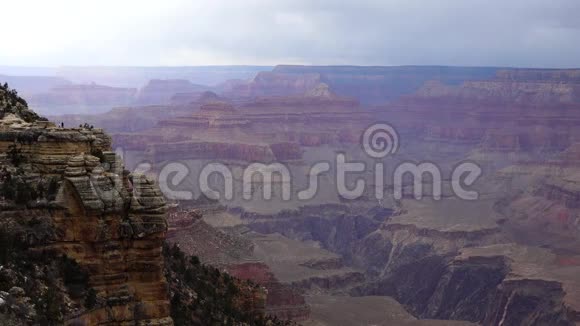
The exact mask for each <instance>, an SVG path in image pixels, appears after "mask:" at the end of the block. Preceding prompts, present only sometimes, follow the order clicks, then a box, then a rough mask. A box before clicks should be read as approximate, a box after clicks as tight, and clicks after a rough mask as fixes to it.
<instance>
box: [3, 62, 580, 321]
mask: <svg viewBox="0 0 580 326" xmlns="http://www.w3.org/2000/svg"><path fill="white" fill-rule="evenodd" d="M28 78H29V79H30V80H37V84H42V83H45V82H46V80H50V78H53V79H57V78H60V77H55V76H53V77H50V78H49V77H42V78H40V77H36V78H34V77H28ZM207 78H211V76H209V77H207ZM71 85H74V84H73V83H72V82H69V83H67V85H65V86H57V88H54V89H55V90H58V92H60V94H62V96H63V98H70V99H75V98H78V94H79V92H80V91H81V89H83V92H97V89H98V92H100V93H99V94H98V95H95V97H94V99H95V100H94V101H93V98H92V97H90V96H85V97H83V99H84V100H85V101H89V102H91V105H101V104H103V103H107V102H104V101H105V99H107V101H108V100H111V101H120V102H116V104H117V105H118V106H119V107H116V108H112V109H111V110H109V111H106V112H100V113H99V112H92V113H90V114H62V115H51V116H49V117H48V118H49V119H48V120H50V121H53V122H49V121H48V120H47V119H45V118H42V117H40V116H39V115H37V114H36V113H34V112H33V111H31V110H30V109H29V108H28V107H27V105H28V103H27V101H28V98H27V97H26V96H24V98H21V97H19V96H18V93H17V92H16V91H15V90H11V89H10V88H5V89H4V90H3V92H4V93H3V94H4V95H3V96H4V97H3V102H2V110H3V111H2V114H1V116H0V117H1V120H0V121H1V123H2V125H1V126H2V129H1V133H0V135H1V141H2V142H1V143H0V144H2V153H3V154H2V156H1V157H2V161H1V162H2V166H3V168H2V179H0V180H2V189H3V194H2V197H1V198H2V201H1V204H2V226H3V231H2V232H3V233H4V234H5V235H6V236H7V237H8V238H9V239H11V240H9V243H10V246H14V248H18V249H11V250H9V252H6V253H5V254H4V255H3V257H4V264H5V265H3V266H5V267H3V268H2V269H1V270H0V275H2V283H0V284H2V291H3V292H0V298H1V299H2V300H1V301H0V302H1V307H2V310H1V311H3V313H5V314H7V315H6V316H12V317H10V318H16V319H17V320H21V321H22V322H24V323H26V322H28V323H34V322H35V321H38V320H40V319H38V318H40V317H41V316H42V313H45V314H47V315H45V317H46V316H51V314H50V312H48V313H47V309H51V308H50V305H49V306H48V307H43V306H39V305H41V304H42V303H41V302H36V300H37V297H39V298H41V299H42V298H44V299H45V300H49V299H46V298H45V297H46V296H47V295H53V296H56V297H58V298H59V300H61V301H62V302H66V308H53V309H58V311H59V319H58V321H59V322H63V323H65V324H71V325H73V324H74V325H77V324H79V325H81V324H82V325H93V324H94V325H96V324H99V325H101V324H102V325H104V324H107V325H116V324H119V323H120V324H126V323H131V324H133V323H137V324H139V325H152V324H154V325H171V324H174V323H175V324H184V325H187V324H191V323H193V324H195V323H199V324H200V325H205V324H207V323H208V320H209V319H204V318H216V317H215V316H216V313H215V311H214V312H213V314H210V313H208V312H206V310H203V309H205V308H203V307H204V306H203V304H202V303H200V302H199V301H196V300H197V299H195V298H198V296H200V295H204V294H203V293H204V292H203V291H205V290H204V288H199V287H195V286H193V285H188V286H189V287H188V288H186V289H184V288H183V285H179V284H180V283H182V282H186V281H185V280H184V279H180V278H183V277H189V278H191V277H192V276H191V275H189V274H188V275H189V276H187V275H186V276H182V273H184V271H185V272H186V274H187V273H190V274H191V273H202V274H203V273H206V272H204V270H200V269H199V267H196V266H204V268H207V269H212V268H213V269H215V270H216V271H218V272H217V273H218V274H220V273H223V275H228V276H227V278H226V281H227V282H232V281H231V280H234V281H233V282H234V283H233V284H237V285H238V287H239V289H238V290H236V291H235V293H238V296H239V298H234V299H233V300H234V302H233V303H231V304H230V303H228V304H227V305H226V306H227V308H224V307H222V309H226V310H227V311H228V313H229V312H230V311H232V310H236V309H238V310H241V311H244V312H245V313H248V314H250V312H251V314H254V315H248V316H243V317H240V316H238V315H236V314H234V313H232V315H231V316H234V317H230V315H227V313H225V312H224V313H222V318H225V319H221V320H222V322H224V320H229V319H228V318H231V320H232V321H234V320H238V321H241V320H243V319H240V318H250V319H252V318H254V319H252V320H254V321H253V322H250V324H253V323H259V322H257V321H256V320H261V322H264V323H268V321H266V320H267V318H271V319H270V321H269V323H270V324H271V323H274V322H276V323H282V322H284V323H296V324H301V325H578V324H580V279H579V278H578V275H580V250H579V249H578V248H580V224H579V223H580V222H579V221H580V215H579V213H580V206H579V203H580V168H579V164H580V131H578V128H577V126H578V125H579V123H580V71H579V70H573V69H568V70H566V69H563V70H556V69H511V68H505V69H504V68H501V69H500V68H461V67H416V66H409V67H354V66H353V67H350V66H349V67H346V66H288V65H286V66H276V67H273V68H270V69H269V70H267V71H259V72H256V73H255V76H253V77H251V78H247V79H244V80H224V81H223V82H221V83H219V84H216V85H214V86H205V85H200V84H195V83H192V82H191V81H189V80H188V79H153V80H151V81H148V82H145V83H144V84H143V85H142V87H141V88H135V89H134V90H131V91H129V90H127V91H121V90H119V89H116V88H115V86H96V84H92V86H91V85H89V86H82V87H83V88H79V86H71ZM127 89H128V88H127ZM120 94H123V95H122V96H120ZM119 96H120V97H119ZM30 99H31V100H32V101H39V100H40V102H38V103H40V104H38V105H44V106H45V107H50V106H51V105H52V104H53V102H52V100H50V97H41V96H33V95H31V96H30ZM40 111H42V110H40ZM378 122H383V123H388V124H389V125H390V126H392V127H393V128H394V129H396V132H397V134H396V136H397V137H398V141H399V142H400V144H399V148H398V151H397V152H396V153H394V154H393V155H389V156H386V157H381V158H374V157H369V156H368V155H365V152H364V146H361V141H363V139H362V135H363V133H364V132H365V130H366V129H367V128H368V127H369V126H371V125H373V124H376V123H378ZM337 153H342V154H343V155H344V156H345V157H346V158H347V161H356V160H358V161H361V162H364V163H365V169H364V170H363V171H359V172H358V173H353V174H352V175H349V176H348V177H347V178H346V184H347V185H349V187H351V188H352V187H353V186H354V184H355V182H356V181H357V180H363V181H365V183H366V184H367V185H368V187H367V189H365V190H366V191H365V192H364V193H363V194H362V195H360V196H358V197H356V198H347V197H345V196H344V195H343V194H342V193H341V192H340V191H337V189H336V185H335V180H334V173H335V172H336V171H334V169H335V167H333V168H331V169H330V171H327V172H325V173H322V174H320V175H319V176H318V184H319V188H318V191H317V192H316V194H314V195H313V196H312V198H309V199H308V200H301V199H300V198H299V197H298V196H297V194H298V192H299V191H300V190H302V189H306V188H307V186H308V184H309V180H310V179H309V178H308V177H309V175H308V173H309V169H310V167H311V166H313V165H315V164H316V163H319V162H335V158H336V155H337ZM216 162H218V163H219V164H221V165H222V166H225V167H227V168H229V169H230V170H231V172H232V173H231V176H230V179H227V178H220V177H219V176H217V175H216V177H209V178H208V180H209V183H210V185H209V186H210V187H211V188H212V189H217V190H218V192H220V191H221V192H222V194H223V192H224V186H225V185H226V184H227V182H226V181H228V182H231V184H232V187H233V189H232V195H231V196H230V197H231V198H225V197H224V196H223V195H222V196H221V197H220V198H212V197H211V196H208V195H207V193H206V192H204V191H203V189H202V188H200V185H199V182H198V181H199V175H200V171H201V170H202V169H203V167H204V166H207V165H208V164H212V163H216ZM256 162H260V163H262V164H273V163H280V164H283V165H284V166H285V167H287V169H288V171H289V172H290V174H291V176H292V179H291V180H285V179H284V178H274V179H273V180H274V181H273V185H271V187H272V193H273V197H272V198H270V199H264V198H263V196H262V188H261V187H263V185H262V184H261V183H260V182H264V184H265V180H258V182H257V183H254V184H253V185H252V186H256V188H255V189H254V188H252V189H251V194H249V197H248V198H246V196H245V195H247V194H246V193H245V192H247V189H245V188H244V181H245V180H243V170H244V168H246V167H247V166H249V165H250V164H252V163H256ZM404 162H415V163H419V162H430V163H433V164H436V165H437V166H438V167H439V168H440V170H441V173H442V179H441V184H442V185H441V191H440V195H439V196H437V192H436V191H435V187H436V182H435V180H434V178H431V179H429V178H427V180H422V183H423V187H421V188H420V189H418V190H419V192H420V193H421V195H422V198H421V199H420V200H419V199H417V198H415V196H414V195H413V194H416V192H417V189H415V188H417V186H418V185H417V184H416V183H414V182H413V179H411V178H403V179H402V181H403V184H402V185H401V186H402V196H398V197H397V196H396V194H395V192H396V191H395V189H396V187H397V184H395V181H394V180H393V179H392V178H391V179H389V178H388V177H387V176H389V175H392V173H393V171H394V170H395V169H396V167H397V166H400V165H401V164H402V163H404ZM460 162H471V163H474V164H477V166H478V167H480V168H481V176H480V177H479V178H478V179H477V181H476V182H475V183H473V184H471V185H470V187H469V188H470V189H471V190H472V191H477V193H478V197H477V199H475V200H465V199H461V198H458V197H457V196H456V195H455V194H454V190H453V187H452V183H453V180H452V176H451V173H452V171H453V168H454V167H455V166H457V164H459V163H460ZM377 163H381V164H382V167H384V171H383V174H384V184H381V190H382V192H383V196H382V197H381V198H376V197H375V194H374V193H372V191H370V190H369V189H370V188H372V189H375V188H376V187H377V180H376V179H375V175H376V171H375V169H376V164H377ZM171 164H174V165H175V164H177V165H178V166H181V167H185V168H187V174H186V175H185V176H183V177H182V178H180V179H179V180H178V182H177V181H176V179H174V178H175V176H171V175H167V173H164V172H163V171H165V170H166V169H167V166H168V165H171ZM172 172H176V171H172ZM285 182H290V183H291V192H292V194H291V196H290V197H289V198H286V197H285V196H283V191H282V188H283V187H284V184H285ZM39 188H40V189H39ZM372 189H371V190H372ZM29 192H32V194H29ZM175 192H179V193H183V192H186V193H190V194H191V196H189V197H187V196H186V197H179V196H175V195H174V193H175ZM6 243H7V244H8V242H6ZM14 250H18V251H19V252H20V251H22V252H23V253H22V255H24V254H26V255H30V257H31V258H30V260H31V261H33V262H32V263H31V264H32V265H33V266H36V267H33V268H32V270H30V269H27V268H26V267H23V266H21V265H19V263H18V262H17V261H11V257H12V256H11V254H12V252H11V251H14ZM50 255H53V256H54V257H63V258H59V259H63V262H60V261H58V262H55V261H57V260H54V258H53V260H52V263H49V264H48V267H42V266H43V264H45V263H43V262H44V261H45V259H47V258H46V257H52V256H50ZM65 257H66V258H65ZM183 257H194V258H192V259H191V262H190V264H193V265H191V266H193V267H184V266H182V265H180V264H186V263H180V261H183V259H185V261H188V258H183ZM12 259H13V258H12ZM48 259H49V260H50V259H51V258H48ZM180 259H181V260H180ZM51 264H52V265H51ZM54 264H56V265H54ZM62 264H64V265H65V266H64V267H62V266H61V265H62ZM196 264H197V265H196ZM199 264H201V265H199ZM69 265H70V266H73V267H70V266H69ZM186 265H187V264H186ZM71 268H73V269H75V270H78V273H79V275H84V276H83V277H77V278H76V279H75V278H74V277H73V278H72V280H71V276H67V273H70V272H67V271H68V270H69V269H71ZM196 268H197V269H196ZM59 269H62V270H64V271H60V272H59ZM51 273H52V274H51ZM59 273H60V274H59ZM209 273H210V274H211V272H209ZM48 275H64V276H62V278H59V277H57V280H56V281H54V280H51V278H50V276H48ZM183 275H185V274H183ZM193 277H194V278H195V277H196V276H195V274H194V276H193ZM197 277H199V276H197ZM31 278H32V279H35V281H34V282H35V284H30V281H29V279H31ZM226 281H224V284H225V283H227V282H226ZM244 282H248V283H247V284H251V285H250V288H248V289H247V290H246V289H245V288H244V286H245V285H244V284H246V283H244ZM196 286H199V284H197V283H196ZM206 286H207V285H206ZM230 286H235V285H230ZM216 287H218V286H217V285H216ZM53 288H55V289H56V290H54V291H55V293H52V294H50V293H48V292H46V291H48V290H46V289H53ZM250 289H251V290H250ZM215 291H217V292H218V293H219V289H216V290H214V292H215ZM47 293H48V294H47ZM224 293H229V292H224ZM224 295H225V294H224ZM89 303H90V305H88V304H89ZM44 304H45V305H47V304H46V303H44ZM232 305H233V306H232ZM178 307H181V308H178ZM184 307H187V308H184ZM43 309H44V310H43ZM176 309H180V310H182V311H180V313H181V314H185V315H187V316H183V315H179V314H178V313H177V312H176ZM213 309H219V307H218V308H215V307H214V308H213ZM49 311H50V310H49ZM208 316H211V317H208ZM223 316H228V317H223ZM252 316H253V317H252ZM236 318H238V319H236ZM7 320H8V319H7ZM184 320H185V321H184ZM216 320H219V319H216ZM246 320H247V319H246ZM218 324H219V323H218ZM234 324H235V322H234ZM268 325H269V324H268Z"/></svg>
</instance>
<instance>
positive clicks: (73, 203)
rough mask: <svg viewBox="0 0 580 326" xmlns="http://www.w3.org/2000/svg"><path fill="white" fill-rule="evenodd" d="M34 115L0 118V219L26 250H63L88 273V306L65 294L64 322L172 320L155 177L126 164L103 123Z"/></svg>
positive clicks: (160, 199) (163, 207)
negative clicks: (63, 124) (79, 124)
mask: <svg viewBox="0 0 580 326" xmlns="http://www.w3.org/2000/svg"><path fill="white" fill-rule="evenodd" d="M3 113H4V112H3ZM9 115H10V114H9ZM31 116H33V115H31V114H29V113H27V112H24V113H22V114H18V116H15V118H13V119H11V118H10V117H8V119H6V118H7V116H6V115H3V117H4V119H2V120H0V152H1V153H2V154H1V155H0V163H1V165H2V167H1V170H2V173H1V174H2V177H1V178H0V183H2V189H3V194H2V197H1V198H2V199H0V202H1V203H2V207H3V208H2V213H1V217H2V219H1V221H0V223H1V224H2V226H4V227H8V230H10V231H9V232H10V233H11V234H13V236H14V237H16V238H18V239H21V241H24V242H25V243H26V246H28V250H29V251H34V252H45V251H46V252H55V253H57V254H59V255H65V256H66V257H69V259H72V260H73V261H74V262H75V264H78V266H79V268H80V270H82V271H83V272H85V273H86V275H87V278H88V279H87V286H88V288H89V289H90V291H92V294H91V301H90V302H91V305H90V307H88V306H87V304H86V303H83V297H82V296H81V297H80V298H71V299H70V300H72V302H73V304H71V305H69V306H68V308H66V309H65V311H64V317H63V320H62V321H61V322H64V323H65V324H75V325H79V324H80V325H96V324H99V325H118V324H126V323H131V324H136V325H150V324H156V325H172V324H173V322H172V319H171V317H170V311H169V298H168V292H167V288H166V281H165V277H164V271H163V259H162V256H161V247H162V244H163V241H164V239H165V232H166V228H167V226H166V222H165V210H166V205H165V201H164V198H163V197H162V195H161V193H160V191H159V190H158V189H157V186H156V185H155V184H154V183H153V182H152V181H151V180H149V179H147V178H146V177H145V176H142V175H131V174H129V173H127V172H125V171H124V169H123V162H122V161H121V160H120V158H118V157H117V156H116V155H115V154H114V153H112V152H110V146H111V140H110V138H109V137H108V136H107V135H105V134H104V133H103V132H102V130H98V129H86V128H80V129H64V128H56V127H55V126H54V125H53V124H51V123H49V122H43V121H39V120H34V119H32V120H31V119H28V118H27V117H31ZM25 120H29V121H25ZM91 154H93V155H96V156H93V155H91ZM10 189H16V193H15V195H13V193H12V192H11V191H10ZM32 220H34V221H32ZM38 224H40V225H43V227H41V228H37V227H35V226H34V225H38ZM87 295H88V294H87ZM59 309H63V308H60V307H59Z"/></svg>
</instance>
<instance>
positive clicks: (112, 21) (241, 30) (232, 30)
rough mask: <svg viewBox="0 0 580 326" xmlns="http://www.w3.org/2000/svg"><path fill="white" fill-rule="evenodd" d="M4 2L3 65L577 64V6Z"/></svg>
mask: <svg viewBox="0 0 580 326" xmlns="http://www.w3.org/2000/svg"><path fill="white" fill-rule="evenodd" d="M0 4H1V10H2V15H1V16H2V20H1V22H2V29H3V33H2V38H1V39H0V65H34V66H59V65H145V66H156V65H172V66H174V65H216V64H217V65H229V64H252V65H274V64H282V63H291V64H358V65H407V64H417V65H433V64H436V65H471V66H528V67H580V1H579V0H382V1H364V0H358V1H357V0H352V1H345V0H326V1H315V0H280V1H274V0H271V1H267V0H264V1H258V0H248V1H241V0H240V1H234V0H231V1H219V0H217V1H216V0H211V1H210V0H207V1H195V0H194V1H192V0H189V1H187V0H155V1H147V0H140V1H133V0H98V1H97V0H90V1H89V0H87V1H81V0H50V1H46V0H38V1H32V0H0Z"/></svg>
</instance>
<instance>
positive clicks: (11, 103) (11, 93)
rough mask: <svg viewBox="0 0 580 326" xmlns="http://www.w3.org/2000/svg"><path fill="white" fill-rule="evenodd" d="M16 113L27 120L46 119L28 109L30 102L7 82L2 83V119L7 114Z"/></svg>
mask: <svg viewBox="0 0 580 326" xmlns="http://www.w3.org/2000/svg"><path fill="white" fill-rule="evenodd" d="M9 113H12V114H15V115H17V116H19V117H20V118H21V119H22V120H24V121H26V122H34V121H46V120H47V119H46V118H43V117H41V116H39V115H38V114H36V113H35V112H33V111H32V110H29V109H28V103H26V101H25V100H24V99H23V98H22V97H20V96H18V92H17V91H16V90H14V89H10V87H9V86H8V84H7V83H4V84H3V85H2V84H0V119H2V118H4V116H5V115H6V114H9Z"/></svg>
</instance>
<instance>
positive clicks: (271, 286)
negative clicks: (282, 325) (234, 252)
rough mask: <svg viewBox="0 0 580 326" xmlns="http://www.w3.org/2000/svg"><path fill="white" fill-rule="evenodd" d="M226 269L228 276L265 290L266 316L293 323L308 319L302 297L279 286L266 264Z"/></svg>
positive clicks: (289, 287)
mask: <svg viewBox="0 0 580 326" xmlns="http://www.w3.org/2000/svg"><path fill="white" fill-rule="evenodd" d="M227 269H228V272H229V273H230V274H232V275H233V276H235V277H237V278H240V279H243V280H251V281H252V282H255V283H257V284H260V285H262V286H264V287H265V288H266V290H267V292H268V294H267V297H266V313H267V314H271V315H274V316H277V317H279V318H282V319H290V320H294V321H300V320H306V319H308V318H309V316H310V309H309V307H308V305H307V304H306V301H305V299H304V297H303V296H302V295H301V294H300V293H299V292H298V291H297V290H295V289H293V288H292V287H291V286H289V285H284V284H281V283H280V282H279V281H278V280H277V279H276V277H274V274H273V273H272V272H271V271H270V268H269V267H268V266H267V265H266V264H264V263H245V264H237V265H234V266H229V267H228V268H227Z"/></svg>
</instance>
